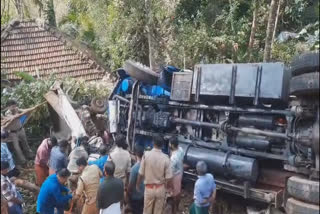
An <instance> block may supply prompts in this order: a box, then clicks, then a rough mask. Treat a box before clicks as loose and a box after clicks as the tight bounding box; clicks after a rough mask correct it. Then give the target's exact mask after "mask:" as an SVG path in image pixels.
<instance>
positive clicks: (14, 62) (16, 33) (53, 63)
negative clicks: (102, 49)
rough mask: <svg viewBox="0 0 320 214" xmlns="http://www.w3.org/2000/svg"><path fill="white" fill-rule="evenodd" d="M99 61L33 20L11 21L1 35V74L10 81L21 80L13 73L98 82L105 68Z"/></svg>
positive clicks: (83, 48)
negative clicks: (53, 75)
mask: <svg viewBox="0 0 320 214" xmlns="http://www.w3.org/2000/svg"><path fill="white" fill-rule="evenodd" d="M98 61H99V60H98V59H97V57H95V55H94V54H93V53H92V52H90V51H89V49H88V48H86V47H84V46H83V45H82V44H78V43H76V42H75V41H72V39H70V38H69V37H68V36H66V35H65V34H63V33H61V32H59V31H58V30H57V29H55V28H52V27H48V26H47V25H44V24H42V25H41V24H39V22H37V21H34V20H30V21H13V22H12V23H11V24H9V25H8V26H7V27H6V28H5V29H4V30H3V31H2V32H1V73H5V74H6V77H7V79H9V80H11V81H15V80H19V79H20V77H18V76H16V75H15V74H14V73H15V72H26V73H28V74H30V75H32V76H34V77H40V78H42V79H43V78H44V79H45V78H47V77H49V75H50V74H52V73H55V76H56V77H58V78H66V77H73V78H78V79H84V80H86V81H92V80H99V79H102V77H103V76H104V74H105V72H106V70H107V68H106V67H105V66H104V65H103V63H101V61H99V62H98Z"/></svg>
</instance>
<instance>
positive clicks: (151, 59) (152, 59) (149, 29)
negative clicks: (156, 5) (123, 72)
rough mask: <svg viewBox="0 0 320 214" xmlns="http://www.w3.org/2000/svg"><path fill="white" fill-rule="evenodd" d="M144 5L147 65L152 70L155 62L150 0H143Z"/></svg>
mask: <svg viewBox="0 0 320 214" xmlns="http://www.w3.org/2000/svg"><path fill="white" fill-rule="evenodd" d="M145 7H146V11H147V26H146V28H147V33H148V46H149V67H150V68H151V69H152V70H154V69H155V68H156V62H155V48H154V37H153V23H152V9H151V0H145Z"/></svg>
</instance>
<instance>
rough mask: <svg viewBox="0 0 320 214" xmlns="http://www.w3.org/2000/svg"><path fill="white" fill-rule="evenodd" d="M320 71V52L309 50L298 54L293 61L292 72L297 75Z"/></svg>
mask: <svg viewBox="0 0 320 214" xmlns="http://www.w3.org/2000/svg"><path fill="white" fill-rule="evenodd" d="M315 71H319V52H317V51H314V52H308V53H304V54H301V55H298V56H296V57H295V58H294V59H293V61H292V63H291V74H292V76H297V75H300V74H304V73H309V72H315Z"/></svg>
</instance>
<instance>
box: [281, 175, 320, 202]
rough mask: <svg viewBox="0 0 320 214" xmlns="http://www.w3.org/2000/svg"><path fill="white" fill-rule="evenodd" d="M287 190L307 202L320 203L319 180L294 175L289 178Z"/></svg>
mask: <svg viewBox="0 0 320 214" xmlns="http://www.w3.org/2000/svg"><path fill="white" fill-rule="evenodd" d="M287 191H288V193H289V194H290V195H291V196H292V197H294V198H296V199H299V200H302V201H305V202H307V203H312V204H319V181H312V180H308V179H305V178H303V177H299V176H292V177H290V178H289V179H288V183H287Z"/></svg>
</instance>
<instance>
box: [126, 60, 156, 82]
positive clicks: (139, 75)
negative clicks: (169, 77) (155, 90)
mask: <svg viewBox="0 0 320 214" xmlns="http://www.w3.org/2000/svg"><path fill="white" fill-rule="evenodd" d="M124 70H125V71H126V73H127V74H128V75H129V76H131V77H132V78H134V79H136V80H139V81H142V82H144V83H148V84H151V85H155V84H157V82H158V78H159V74H157V73H156V72H154V71H152V70H151V69H150V68H148V67H146V66H143V65H142V64H139V63H136V62H133V61H131V60H127V61H126V62H125V63H124Z"/></svg>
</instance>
